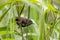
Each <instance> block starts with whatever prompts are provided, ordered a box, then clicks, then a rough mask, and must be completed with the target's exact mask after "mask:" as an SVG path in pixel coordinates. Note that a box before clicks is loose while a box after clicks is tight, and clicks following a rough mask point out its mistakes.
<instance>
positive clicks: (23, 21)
mask: <svg viewBox="0 0 60 40" xmlns="http://www.w3.org/2000/svg"><path fill="white" fill-rule="evenodd" d="M15 20H16V23H17V25H19V24H20V23H21V26H22V27H26V26H29V25H31V24H33V22H32V21H31V20H30V19H27V18H24V17H21V18H20V19H18V17H16V19H15Z"/></svg>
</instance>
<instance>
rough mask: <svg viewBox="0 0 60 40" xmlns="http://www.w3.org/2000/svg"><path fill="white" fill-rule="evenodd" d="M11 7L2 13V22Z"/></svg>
mask: <svg viewBox="0 0 60 40" xmlns="http://www.w3.org/2000/svg"><path fill="white" fill-rule="evenodd" d="M9 9H10V7H9V8H8V9H7V10H6V11H5V12H4V13H3V14H2V16H1V17H0V22H1V21H2V19H3V18H4V17H5V15H6V14H7V12H8V11H9Z"/></svg>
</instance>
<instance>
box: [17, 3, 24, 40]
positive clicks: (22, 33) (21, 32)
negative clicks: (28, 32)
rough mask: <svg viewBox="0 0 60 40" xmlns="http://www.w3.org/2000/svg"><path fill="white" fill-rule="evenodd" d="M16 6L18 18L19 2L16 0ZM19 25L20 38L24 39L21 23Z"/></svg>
mask: <svg viewBox="0 0 60 40" xmlns="http://www.w3.org/2000/svg"><path fill="white" fill-rule="evenodd" d="M16 8H17V12H18V18H19V20H20V11H19V3H18V2H17V3H16ZM21 13H22V12H21ZM19 27H20V31H21V35H22V40H24V37H23V31H22V26H21V24H19Z"/></svg>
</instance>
